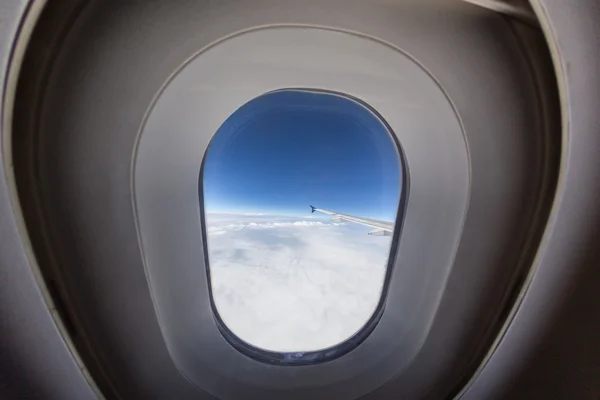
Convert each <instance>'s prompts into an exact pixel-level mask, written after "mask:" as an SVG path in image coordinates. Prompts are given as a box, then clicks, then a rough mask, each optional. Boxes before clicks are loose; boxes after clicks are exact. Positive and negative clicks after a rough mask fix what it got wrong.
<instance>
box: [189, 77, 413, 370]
mask: <svg viewBox="0 0 600 400" xmlns="http://www.w3.org/2000/svg"><path fill="white" fill-rule="evenodd" d="M279 92H308V93H318V94H328V95H333V96H338V97H342V98H344V99H346V100H350V101H353V102H355V103H357V104H358V105H359V106H362V107H363V108H364V109H365V110H367V111H368V112H370V113H371V114H372V115H373V116H374V117H375V118H376V119H377V120H378V121H379V122H380V123H381V124H382V125H383V126H384V127H385V129H386V130H387V132H388V133H389V135H390V139H391V141H392V143H393V144H394V145H395V147H396V151H397V152H398V160H399V167H400V177H401V182H402V187H401V189H400V194H399V200H398V205H397V212H396V219H395V221H394V232H393V236H392V242H391V245H390V251H389V256H388V260H387V264H386V270H385V275H384V280H383V284H382V288H381V293H380V296H379V301H378V302H377V305H376V307H375V309H374V311H373V313H372V314H371V317H369V319H368V320H367V321H366V322H365V323H364V324H363V325H362V327H361V328H360V329H359V330H358V331H357V332H356V333H354V334H353V335H351V336H350V337H349V338H347V339H346V340H344V341H342V342H340V343H338V344H336V345H333V346H330V347H327V348H324V349H320V350H310V351H291V352H278V351H272V350H267V349H262V348H260V347H257V346H254V345H252V344H250V343H248V342H247V341H245V340H243V339H241V338H240V337H239V336H238V335H236V334H235V333H234V332H233V331H232V330H231V329H230V328H229V327H228V326H227V325H226V324H225V322H224V321H223V319H222V318H221V316H220V314H219V311H218V309H217V307H216V304H215V300H214V296H213V290H212V280H211V273H210V260H209V252H208V243H207V234H206V233H207V229H206V213H205V207H204V194H203V192H204V190H203V176H204V167H205V162H206V159H207V157H206V154H207V153H208V151H209V150H210V145H211V143H212V141H213V139H214V136H215V135H216V133H217V132H215V133H214V134H213V137H212V138H211V140H210V141H209V144H208V146H207V148H206V150H205V153H204V154H203V157H202V163H201V167H200V171H199V175H198V200H199V206H200V215H201V218H200V223H201V231H202V246H203V250H204V260H203V261H204V267H205V272H206V277H207V285H208V297H209V301H210V307H211V311H212V315H213V319H214V321H215V324H216V326H217V328H218V330H219V332H220V333H221V335H222V336H223V338H224V339H225V340H226V341H227V343H229V344H230V345H231V346H232V347H233V348H234V349H236V350H237V351H238V352H240V353H241V354H243V355H245V356H247V357H249V358H251V359H253V360H255V361H258V362H261V363H266V364H271V365H280V366H307V365H314V364H321V363H325V362H328V361H333V360H335V359H338V358H340V357H342V356H344V355H346V354H348V353H350V352H351V351H353V350H354V349H356V348H357V347H358V346H360V344H362V343H363V342H364V341H365V340H366V339H367V338H368V337H369V335H370V334H371V333H372V332H373V331H374V330H375V328H376V327H377V325H378V323H379V321H380V320H381V318H382V316H383V313H384V311H385V304H386V301H387V294H388V290H389V284H390V281H391V279H392V275H393V273H394V265H395V261H396V259H397V256H398V253H397V252H398V247H399V246H398V244H399V241H400V237H401V236H402V229H403V222H404V216H405V213H406V204H407V198H408V194H409V192H410V179H409V178H410V173H409V170H408V163H407V162H406V157H405V153H404V149H403V147H402V145H401V144H400V142H399V140H398V137H397V135H396V134H395V133H394V130H393V129H392V127H391V126H390V125H389V124H388V122H387V121H386V120H385V118H384V117H383V116H382V115H381V114H380V113H379V112H378V111H377V110H376V109H375V108H374V107H372V106H371V105H369V104H368V103H367V102H365V101H363V100H361V99H359V98H357V97H355V96H352V95H348V94H346V93H341V92H337V91H332V90H325V89H315V88H298V87H289V88H281V89H276V90H272V91H269V92H266V93H263V94H262V95H259V96H257V97H254V98H253V99H251V100H249V102H251V101H253V100H256V99H258V98H260V97H263V96H267V95H270V94H274V93H279ZM246 104H247V103H246ZM234 112H235V111H234Z"/></svg>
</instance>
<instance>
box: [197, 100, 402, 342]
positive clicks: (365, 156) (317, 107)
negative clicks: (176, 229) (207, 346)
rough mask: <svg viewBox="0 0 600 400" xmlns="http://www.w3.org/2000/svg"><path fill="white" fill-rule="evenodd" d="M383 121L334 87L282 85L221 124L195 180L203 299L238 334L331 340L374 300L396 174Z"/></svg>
mask: <svg viewBox="0 0 600 400" xmlns="http://www.w3.org/2000/svg"><path fill="white" fill-rule="evenodd" d="M400 168H401V166H400V158H399V154H398V149H397V147H396V144H395V143H394V141H393V140H392V138H391V134H390V132H389V131H388V130H387V128H386V126H385V125H384V123H382V121H381V120H380V119H379V118H378V117H377V116H376V115H375V114H373V113H372V112H371V111H370V110H369V109H368V108H367V107H365V106H364V105H362V104H361V103H359V102H357V101H355V100H352V99H350V98H347V97H344V96H342V95H338V94H333V93H327V92H314V91H302V90H283V91H277V92H272V93H268V94H266V95H263V96H260V97H258V98H255V99H254V100H252V101H250V102H248V103H246V104H245V105H244V106H242V107H241V108H239V109H238V110H237V111H235V112H234V113H233V114H232V115H231V116H230V117H229V118H228V119H227V120H226V121H225V122H224V123H223V125H222V126H221V127H220V128H219V130H218V132H217V133H216V135H215V137H214V138H213V140H212V142H211V144H210V146H209V149H208V151H207V154H206V159H205V161H204V168H203V176H202V180H201V185H202V186H201V187H202V194H203V203H204V211H205V216H206V231H207V232H206V233H207V237H208V239H207V244H208V255H209V257H208V259H209V268H210V278H211V286H212V295H213V300H214V303H215V306H216V309H217V312H218V314H219V316H220V318H221V319H222V321H223V322H224V323H225V325H227V327H228V328H229V330H231V331H232V332H233V333H234V334H235V335H236V336H237V337H238V338H239V339H241V340H243V341H245V342H247V343H249V344H251V345H253V346H255V347H258V348H261V349H265V350H271V351H277V352H304V351H314V350H320V349H324V348H328V347H331V346H335V345H337V344H339V343H341V342H344V341H345V340H346V339H348V338H350V337H352V336H353V335H354V334H355V333H356V332H357V331H358V330H359V329H361V328H362V327H363V326H364V325H365V323H366V322H367V321H368V320H369V318H370V317H371V316H372V315H373V312H374V311H375V309H376V308H377V305H378V302H379V299H380V296H381V293H382V288H383V284H384V280H385V272H386V268H387V262H388V256H389V252H390V245H391V239H392V237H391V236H392V232H393V229H394V221H395V218H396V213H397V209H398V203H399V197H400V190H401V186H402V182H401V170H400Z"/></svg>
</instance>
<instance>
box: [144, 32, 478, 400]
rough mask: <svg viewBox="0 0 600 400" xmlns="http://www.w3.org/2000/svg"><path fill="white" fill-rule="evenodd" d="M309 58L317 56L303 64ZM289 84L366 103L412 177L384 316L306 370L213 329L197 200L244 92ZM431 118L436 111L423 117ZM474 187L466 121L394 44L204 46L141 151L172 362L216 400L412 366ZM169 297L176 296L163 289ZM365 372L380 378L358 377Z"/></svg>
mask: <svg viewBox="0 0 600 400" xmlns="http://www.w3.org/2000/svg"><path fill="white" fill-rule="evenodd" d="M288 43H294V46H289V45H288ZM331 49H337V50H338V51H337V52H334V53H332V52H331ZM266 59H268V60H269V63H268V64H266V65H265V63H264V62H262V60H266ZM304 60H312V62H311V63H310V66H304V65H305V64H304ZM301 66H302V67H301ZM317 71H318V73H316V72H317ZM327 71H331V73H327ZM333 71H335V72H333ZM286 87H300V88H303V87H305V88H313V87H316V88H321V89H324V90H330V91H333V92H340V93H345V94H348V95H350V96H353V97H356V98H358V99H361V100H362V101H365V102H366V103H367V104H369V105H371V106H372V107H373V108H374V109H375V110H377V111H378V112H379V113H380V114H381V115H382V117H383V118H384V120H385V121H386V122H387V123H388V124H389V125H390V127H391V128H392V131H393V132H394V133H395V135H396V137H397V140H398V142H399V143H401V145H402V148H403V149H404V153H405V157H406V164H407V166H406V167H407V170H408V171H409V181H410V184H409V188H408V191H407V196H408V197H407V201H406V211H404V220H403V221H402V222H403V223H402V233H401V236H400V238H399V242H398V245H399V248H398V250H397V252H396V259H395V260H394V264H393V265H392V266H391V268H393V273H392V277H391V280H390V282H389V287H388V298H387V301H386V302H385V311H384V313H383V315H382V317H381V320H380V321H379V323H378V324H377V326H376V327H375V329H374V331H373V332H372V333H371V335H370V336H368V337H367V338H366V339H365V341H364V342H363V343H362V344H361V345H359V347H358V348H356V349H355V350H353V351H351V352H350V353H348V354H346V355H344V356H342V358H340V359H335V360H332V361H330V362H327V363H324V364H316V365H311V366H306V367H302V368H286V367H277V366H272V365H267V364H264V363H261V362H258V361H255V360H252V359H249V358H248V357H247V356H245V355H243V354H241V353H239V352H238V351H237V350H235V349H232V348H231V347H230V345H229V344H228V343H227V342H226V341H225V339H224V338H223V337H222V335H221V333H220V332H219V331H218V330H217V329H216V326H215V324H214V317H213V314H212V309H211V307H210V302H209V293H208V284H207V281H206V279H207V275H206V266H205V265H204V260H205V256H204V254H203V250H204V249H203V247H202V246H201V245H200V244H201V243H203V242H204V238H203V237H202V231H201V229H200V221H201V218H203V215H202V214H201V213H200V210H199V208H198V200H197V199H198V189H197V182H198V173H199V171H200V168H201V162H202V155H204V154H205V152H206V149H207V146H208V143H209V142H210V139H211V138H212V136H213V135H214V133H216V132H217V130H218V128H219V126H220V125H221V124H222V123H223V121H225V119H227V117H228V116H229V115H230V114H231V113H232V112H233V111H235V110H236V109H238V108H239V107H240V106H242V105H243V104H245V103H246V102H248V101H249V100H251V99H253V98H255V97H257V96H259V95H262V94H264V93H266V92H269V91H272V90H277V89H281V88H286ZM417 88H418V89H417ZM374 92H376V93H377V95H376V96H374V95H373V93H374ZM431 112H434V113H435V114H436V115H437V118H435V119H432V118H428V115H429V113H431ZM449 182H452V184H449ZM468 192H469V164H468V158H467V149H466V146H465V138H464V136H463V134H462V130H461V126H460V122H459V121H458V119H457V116H456V114H455V112H454V110H453V108H452V106H451V104H450V103H449V102H448V99H447V97H446V96H445V94H444V93H443V92H442V91H441V90H440V88H439V86H438V85H437V83H436V82H435V81H434V80H432V79H431V77H430V76H429V75H428V74H427V73H426V71H424V70H423V69H422V68H421V67H420V66H419V65H418V64H416V63H415V62H414V61H413V60H411V59H410V58H408V57H406V56H405V55H403V54H402V53H400V52H398V51H397V50H395V49H393V48H391V47H389V46H386V45H385V44H382V43H379V42H377V41H374V40H370V39H368V38H363V37H360V36H357V35H354V34H349V33H343V32H336V31H332V30H325V29H308V28H306V27H297V28H295V27H282V28H267V29H260V30H256V31H251V32H247V33H243V34H239V35H236V36H234V37H232V38H230V39H226V40H225V41H223V42H220V43H218V44H216V45H214V46H212V47H211V48H209V49H207V50H206V51H204V52H202V53H200V54H199V55H198V56H197V57H196V58H194V59H193V60H192V61H190V62H189V63H187V64H186V65H185V67H184V68H183V69H182V70H181V71H180V72H178V73H177V74H176V75H175V77H174V78H173V80H171V81H170V82H169V83H168V85H167V86H166V87H165V89H164V90H163V91H162V92H161V93H160V96H159V97H158V99H157V102H156V104H155V105H154V107H153V108H152V110H151V111H150V113H149V116H148V119H147V121H146V123H145V125H144V127H143V129H142V131H141V137H140V139H139V145H138V149H137V155H136V164H135V203H136V214H137V218H138V223H139V234H140V238H141V244H142V249H143V253H144V261H145V265H146V271H147V274H148V278H149V282H150V286H151V289H152V292H153V299H154V301H155V306H156V309H157V313H158V317H159V322H160V324H161V328H162V331H163V334H164V335H165V340H166V342H167V345H168V347H169V349H170V351H171V354H172V356H173V359H174V361H175V362H176V363H177V364H178V365H179V367H180V368H181V369H182V371H184V373H185V374H186V376H188V377H189V378H190V379H192V380H194V381H195V382H196V383H197V384H198V385H199V386H201V387H204V388H207V390H209V391H210V392H212V393H215V394H217V395H220V396H225V395H226V393H220V392H219V391H218V388H219V385H218V382H219V381H220V379H227V380H233V381H237V382H238V385H239V386H242V385H248V386H249V388H248V389H247V390H250V389H251V388H252V387H262V388H264V389H263V390H265V389H266V388H267V387H272V388H274V389H279V390H281V389H284V388H293V389H294V391H295V395H297V396H303V395H305V394H303V393H302V391H301V390H302V389H313V390H314V388H317V387H318V388H319V393H318V394H317V393H316V392H314V391H313V392H312V393H310V396H311V397H313V398H321V396H323V398H326V397H331V396H339V394H337V393H339V390H340V389H339V388H340V387H343V390H344V391H348V392H352V393H355V394H357V395H359V394H361V391H363V393H364V391H369V390H373V389H375V388H376V387H378V386H380V385H381V384H383V383H385V381H387V380H388V379H390V378H391V377H392V376H393V375H395V374H396V373H398V372H399V371H400V370H402V369H403V368H404V367H405V366H406V365H407V363H408V362H409V361H410V359H411V358H412V357H414V355H415V354H416V352H417V351H418V350H419V347H420V344H421V343H422V342H423V339H424V337H425V335H426V334H427V330H428V326H429V324H430V323H431V321H432V319H433V316H434V314H435V310H436V307H437V303H438V301H439V297H440V294H441V292H442V289H443V287H444V285H445V278H446V277H447V276H448V271H449V268H450V267H451V265H452V260H453V258H454V254H455V251H456V247H457V244H458V240H459V238H460V233H461V230H462V223H463V219H464V215H465V212H466V208H467V200H468ZM400 212H401V213H402V212H403V210H401V211H400ZM192 216H193V217H192ZM425 237H426V238H428V240H429V242H430V244H431V248H432V249H435V251H428V252H422V251H421V249H420V248H419V246H418V245H417V243H419V242H422V240H423V238H425ZM194 243H197V244H198V245H194ZM407 276H410V277H411V279H410V280H409V279H406V277H407ZM175 291H176V292H177V293H178V296H172V295H171V293H173V292H175ZM265 329H268V327H265ZM221 360H223V361H222V362H221ZM384 360H385V361H384ZM342 365H345V366H344V367H343V368H342ZM365 371H370V372H371V373H376V375H377V376H378V377H379V379H378V380H375V379H373V378H372V377H371V376H369V377H368V380H366V379H365V378H364V377H365ZM215 375H216V376H215ZM342 383H343V385H342ZM209 388H211V389H209Z"/></svg>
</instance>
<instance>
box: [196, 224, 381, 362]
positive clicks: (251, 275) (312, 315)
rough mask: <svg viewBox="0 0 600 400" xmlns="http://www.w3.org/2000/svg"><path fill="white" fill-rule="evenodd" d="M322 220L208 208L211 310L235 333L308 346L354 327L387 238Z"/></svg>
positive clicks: (369, 301)
mask: <svg viewBox="0 0 600 400" xmlns="http://www.w3.org/2000/svg"><path fill="white" fill-rule="evenodd" d="M369 230H370V229H369V228H366V227H363V226H359V225H355V224H340V223H332V222H331V221H329V220H327V219H318V218H310V217H306V218H291V217H276V216H266V215H225V214H208V215H207V231H208V249H209V261H210V271H211V279H212V288H213V296H214V300H215V304H216V307H217V310H218V312H219V314H220V316H221V318H222V319H223V321H224V322H225V323H226V324H227V326H228V327H229V329H231V330H232V331H233V332H234V333H235V334H236V335H237V336H238V337H239V338H241V339H242V340H244V341H246V342H248V343H250V344H252V345H254V346H257V347H260V348H263V349H267V350H274V351H309V350H318V349H323V348H326V347H330V346H333V345H336V344H338V343H340V342H342V341H344V340H346V339H347V338H349V337H350V336H352V335H353V334H354V333H355V332H356V331H358V330H359V329H360V328H361V327H362V326H363V325H364V323H365V322H366V321H367V320H368V319H369V317H370V316H371V315H372V313H373V311H374V309H375V307H376V306H377V302H378V301H379V297H380V294H381V289H382V284H383V280H384V275H385V268H386V265H387V259H388V254H389V247H390V242H391V241H390V238H388V237H373V236H368V235H367V232H368V231H369Z"/></svg>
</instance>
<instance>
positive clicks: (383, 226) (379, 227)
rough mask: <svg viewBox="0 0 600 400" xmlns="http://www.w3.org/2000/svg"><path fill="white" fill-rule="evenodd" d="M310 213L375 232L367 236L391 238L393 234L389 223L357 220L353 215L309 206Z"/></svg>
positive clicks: (392, 228)
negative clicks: (371, 229) (326, 215)
mask: <svg viewBox="0 0 600 400" xmlns="http://www.w3.org/2000/svg"><path fill="white" fill-rule="evenodd" d="M310 210H311V213H314V212H315V211H318V212H321V213H323V214H328V215H332V216H333V218H334V219H335V220H340V221H348V222H354V223H357V224H361V225H366V226H370V227H371V228H375V230H373V231H371V232H369V235H374V236H392V235H393V233H394V223H393V222H389V221H379V220H376V219H369V218H359V217H355V216H353V215H348V214H341V213H338V212H335V211H329V210H323V209H321V208H317V207H313V206H310Z"/></svg>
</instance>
